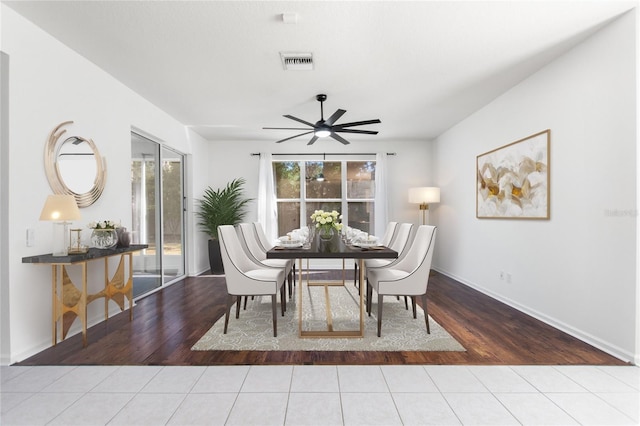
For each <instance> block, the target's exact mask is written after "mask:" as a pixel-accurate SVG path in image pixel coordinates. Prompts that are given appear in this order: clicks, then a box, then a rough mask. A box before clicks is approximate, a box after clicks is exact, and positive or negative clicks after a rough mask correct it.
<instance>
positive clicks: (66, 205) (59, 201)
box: [40, 194, 80, 256]
mask: <svg viewBox="0 0 640 426" xmlns="http://www.w3.org/2000/svg"><path fill="white" fill-rule="evenodd" d="M79 219H80V210H79V209H78V205H77V204H76V199H75V198H74V197H73V195H60V194H55V195H49V196H48V197H47V200H46V201H45V203H44V207H43V208H42V212H41V213H40V220H47V221H52V222H53V251H52V252H51V254H52V256H67V255H68V254H69V223H70V222H69V221H72V220H79Z"/></svg>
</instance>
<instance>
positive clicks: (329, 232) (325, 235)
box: [318, 227, 333, 241]
mask: <svg viewBox="0 0 640 426" xmlns="http://www.w3.org/2000/svg"><path fill="white" fill-rule="evenodd" d="M318 234H319V235H320V239H321V240H324V241H329V240H331V239H332V238H333V227H327V228H324V227H323V228H320V229H319V230H318Z"/></svg>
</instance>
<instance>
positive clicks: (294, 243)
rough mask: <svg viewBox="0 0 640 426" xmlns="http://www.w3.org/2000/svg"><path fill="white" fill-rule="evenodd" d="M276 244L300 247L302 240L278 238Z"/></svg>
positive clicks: (285, 246) (286, 246)
mask: <svg viewBox="0 0 640 426" xmlns="http://www.w3.org/2000/svg"><path fill="white" fill-rule="evenodd" d="M278 246H280V247H284V248H297V247H302V241H300V240H290V239H288V238H287V237H284V238H282V239H279V240H278Z"/></svg>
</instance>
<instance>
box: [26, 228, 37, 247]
mask: <svg viewBox="0 0 640 426" xmlns="http://www.w3.org/2000/svg"><path fill="white" fill-rule="evenodd" d="M35 239H36V231H35V229H33V228H27V247H33V245H34V244H35Z"/></svg>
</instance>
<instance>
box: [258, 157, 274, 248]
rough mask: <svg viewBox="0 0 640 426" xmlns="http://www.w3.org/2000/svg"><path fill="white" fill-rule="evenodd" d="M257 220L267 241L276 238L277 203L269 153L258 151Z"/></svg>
mask: <svg viewBox="0 0 640 426" xmlns="http://www.w3.org/2000/svg"><path fill="white" fill-rule="evenodd" d="M258 222H260V224H262V227H263V229H264V233H265V234H266V236H267V238H269V241H273V240H275V239H276V238H278V235H277V232H276V231H277V228H278V205H277V202H276V191H275V182H274V178H273V167H272V163H271V154H268V153H264V152H261V153H260V173H259V179H258Z"/></svg>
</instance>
